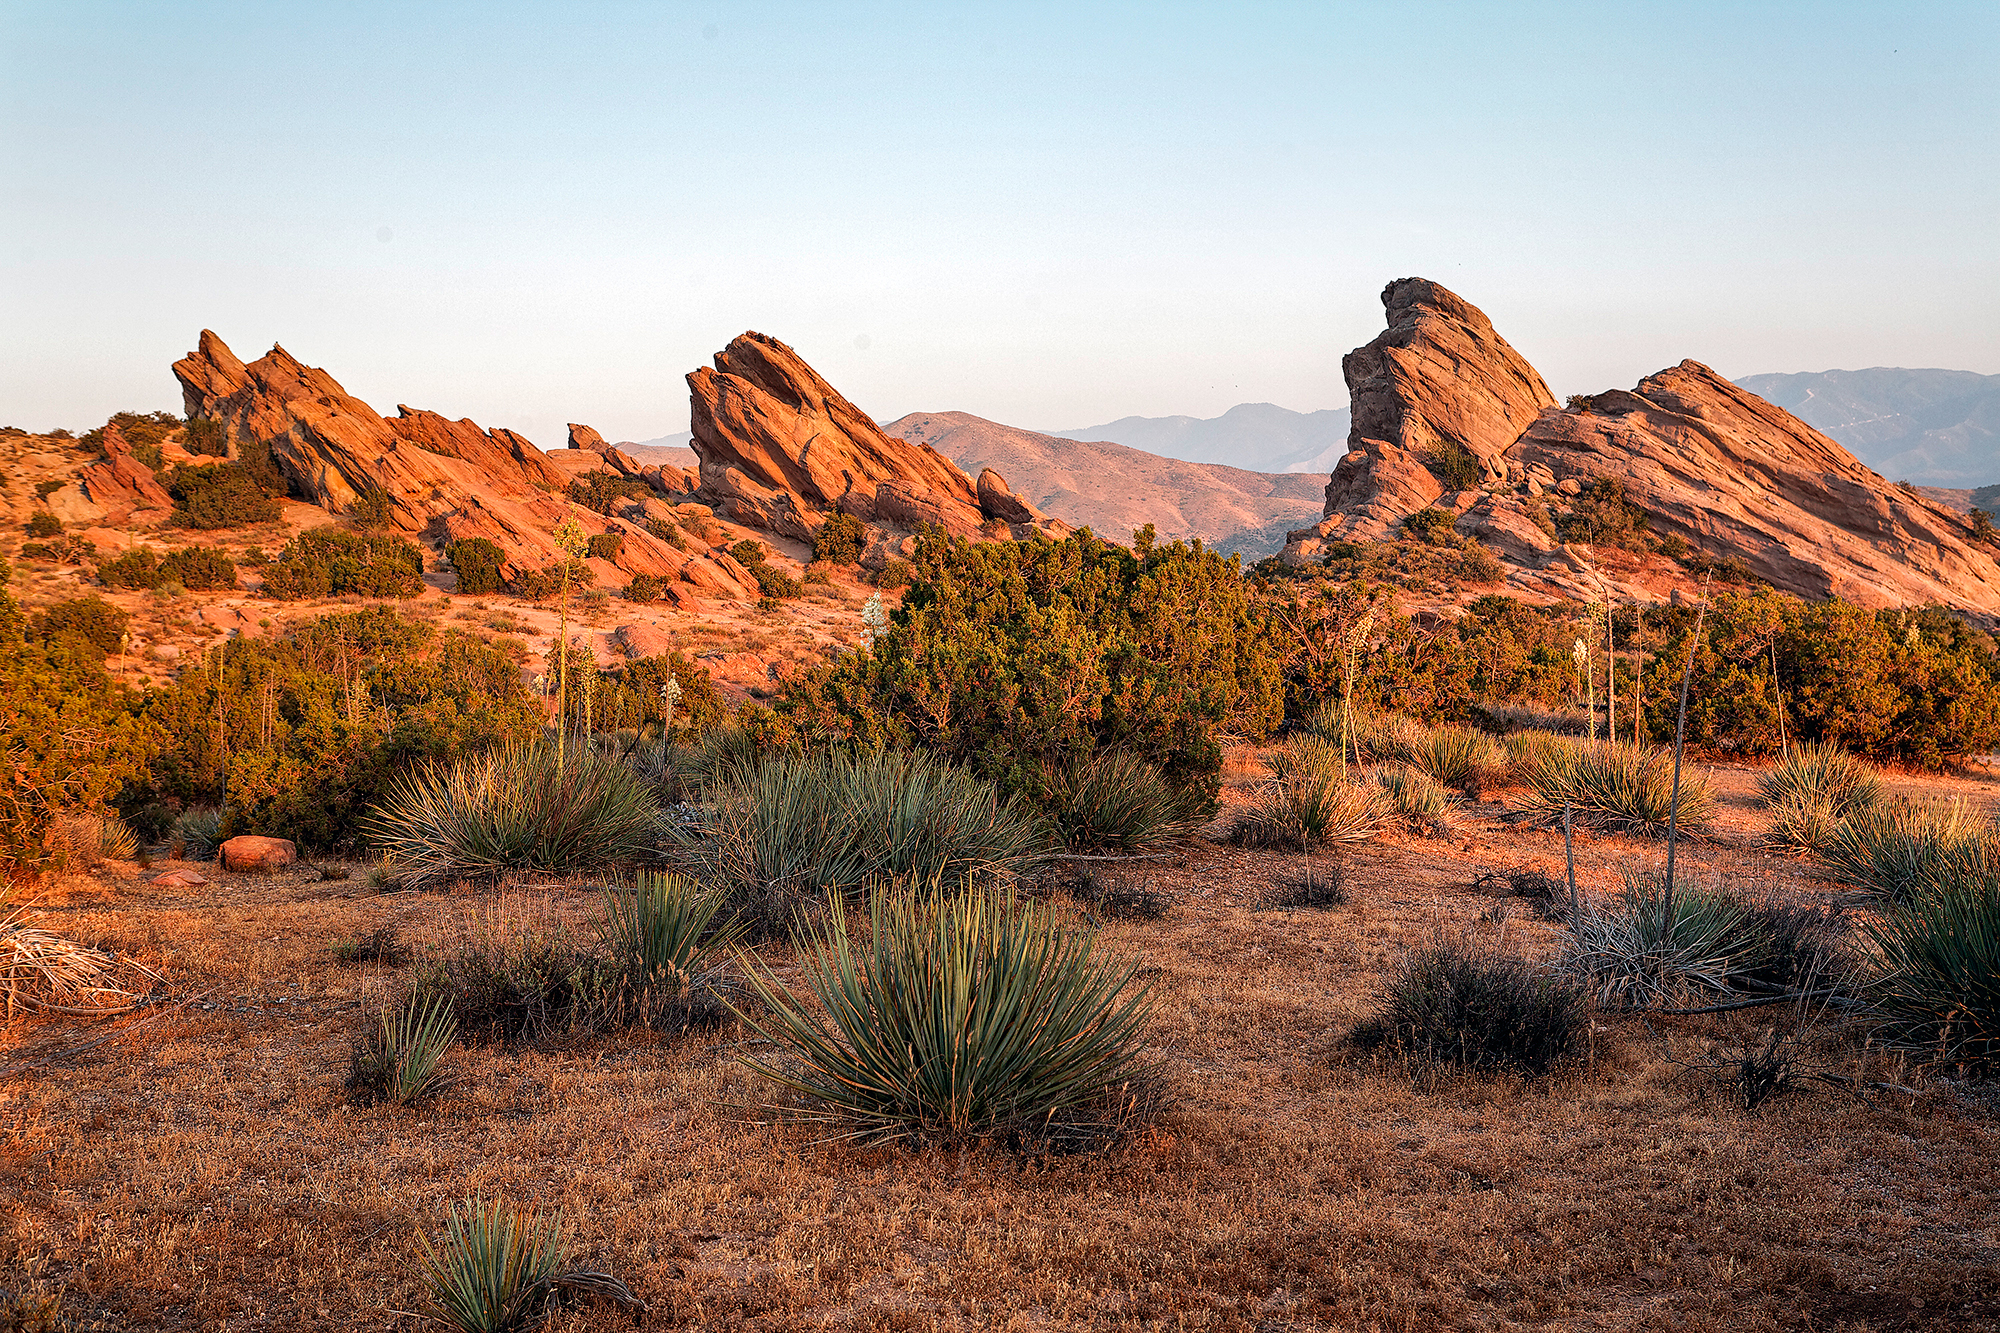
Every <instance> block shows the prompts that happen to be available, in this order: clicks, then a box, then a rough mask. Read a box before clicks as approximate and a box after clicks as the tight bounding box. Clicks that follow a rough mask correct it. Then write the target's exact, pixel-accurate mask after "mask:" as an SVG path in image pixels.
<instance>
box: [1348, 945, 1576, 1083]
mask: <svg viewBox="0 0 2000 1333" xmlns="http://www.w3.org/2000/svg"><path fill="white" fill-rule="evenodd" d="M1377 1006H1378V1007H1377V1009H1376V1012H1375V1013H1374V1015H1372V1016H1371V1017H1370V1018H1368V1019H1367V1020H1366V1021H1364V1022H1363V1023H1362V1024H1361V1025H1360V1027H1358V1028H1357V1029H1356V1030H1355V1033H1354V1037H1355V1040H1356V1042H1357V1043H1358V1044H1360V1045H1361V1046H1363V1047H1380V1048H1385V1049H1388V1050H1390V1051H1393V1052H1394V1053H1395V1054H1397V1055H1399V1056H1401V1057H1403V1058H1404V1059H1407V1060H1413V1061H1422V1062H1427V1063H1442V1064H1450V1065H1457V1066H1460V1067H1462V1068H1466V1069H1478V1070H1484V1069H1499V1070H1510V1071H1514V1072H1518V1073H1521V1074H1541V1073H1545V1072H1547V1070H1548V1069H1549V1067H1550V1066H1551V1065H1553V1064H1555V1063H1556V1062H1557V1061H1558V1060H1560V1059H1562V1058H1563V1057H1564V1056H1565V1055H1568V1054H1570V1053H1571V1052H1572V1051H1573V1050H1575V1049H1576V1047H1577V1045H1578V1044H1579V1043H1580V1042H1581V1041H1582V1039H1583V1036H1584V1033H1585V1031H1586V1030H1587V1028H1588V1025H1589V1023H1590V1003H1589V999H1588V997H1586V996H1585V994H1584V993H1583V991H1582V990H1581V989H1580V988H1578V987H1577V986H1576V985H1575V984H1574V983H1573V982H1571V981H1570V980H1569V979H1567V978H1566V977H1563V976H1561V975H1559V974H1556V973H1552V972H1545V971H1542V970H1540V969H1537V968H1536V967H1534V966H1533V965H1532V964H1529V963H1527V962H1525V961H1523V960H1521V959H1518V958H1505V957H1501V956H1499V955H1497V954H1492V953H1489V952H1486V951H1483V950H1480V949H1477V948H1475V947H1474V946H1472V945H1471V944H1469V943H1466V942H1464V941H1460V940H1453V939H1439V940H1436V941H1433V942H1431V943H1429V944H1426V945H1422V946H1419V947H1418V948H1415V949H1412V950H1410V951H1409V952H1408V953H1407V954H1405V955H1404V956H1403V959H1402V961H1401V962H1400V963H1398V964H1397V966H1396V968H1395V970H1394V971H1392V972H1391V973H1390V974H1389V977H1388V978H1387V980H1386V981H1385V982H1384V983H1383V986H1382V990H1381V993H1380V995H1379V997H1378V1001H1377Z"/></svg>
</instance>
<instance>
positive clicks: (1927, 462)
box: [1736, 366, 2000, 488]
mask: <svg viewBox="0 0 2000 1333" xmlns="http://www.w3.org/2000/svg"><path fill="white" fill-rule="evenodd" d="M1736 382H1737V383H1738V384H1740V385H1742V386H1743V387H1744V388H1746V389H1748V390H1750V392H1752V393H1754V394H1756V395H1757V396H1759V397H1760V398H1763V399H1765V400H1766V401H1768V402H1771V403H1775V404H1776V405H1777V406H1779V407H1782V408H1784V409H1785V410H1786V411H1787V412H1790V413H1791V414H1792V415H1793V416H1795V417H1797V418H1799V419H1800V420H1801V421H1803V422H1805V423H1806V424H1807V425H1809V426H1811V427H1813V428H1814V429H1815V430H1818V431H1819V432H1821V433H1822V434H1825V435H1830V436H1832V437H1833V438H1834V439H1835V440H1837V441H1839V442H1840V443H1841V444H1842V445H1845V446H1846V448H1847V450H1848V452H1849V453H1852V454H1853V455H1854V456H1855V457H1856V458H1859V459H1860V460H1861V461H1862V462H1864V463H1866V464H1867V465H1868V466H1869V467H1871V468H1874V469H1875V470H1876V471H1877V472H1879V473H1881V474H1882V475H1883V476H1885V477H1887V478H1888V479H1889V480H1891V481H1910V482H1916V483H1919V484H1921V485H1926V486H1952V487H1960V488H1963V487H1976V486H1986V485H1988V484H1991V483H1994V482H2000V375H1979V374H1974V373H1973V372H1972V371H1969V370H1904V369H1901V368H1899V367H1893V366H1876V367H1873V368H1872V369H1869V370H1821V371H1811V372H1806V373H1803V374H1796V375H1751V376H1748V377H1746V378H1744V379H1740V380H1738V381H1736Z"/></svg>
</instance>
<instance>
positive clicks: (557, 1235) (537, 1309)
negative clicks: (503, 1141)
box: [421, 1195, 645, 1333]
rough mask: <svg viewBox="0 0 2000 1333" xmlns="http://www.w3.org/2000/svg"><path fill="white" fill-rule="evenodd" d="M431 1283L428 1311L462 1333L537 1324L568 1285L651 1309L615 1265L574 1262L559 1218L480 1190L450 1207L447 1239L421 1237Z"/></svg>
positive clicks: (507, 1332)
mask: <svg viewBox="0 0 2000 1333" xmlns="http://www.w3.org/2000/svg"><path fill="white" fill-rule="evenodd" d="M421 1244H422V1245H423V1252H424V1277H425V1280H426V1283H427V1285H428V1286H429V1287H430V1294H429V1298H428V1299H427V1300H426V1301H425V1302H424V1308H423V1313H424V1314H425V1315H426V1316H428V1317H429V1318H431V1319H434V1320H437V1321H438V1322H439V1323H442V1324H445V1325H447V1326H449V1327H451V1328H456V1329H458V1330H460V1333H514V1331H515V1330H519V1329H526V1328H532V1327H534V1326H535V1325H536V1324H538V1323H540V1322H541V1321H542V1319H543V1318H544V1317H545V1316H546V1315H547V1313H548V1307H549V1303H550V1300H551V1299H552V1298H553V1297H554V1296H556V1295H557V1294H558V1293H559V1292H562V1291H577V1292H585V1293H589V1294H592V1295H597V1296H604V1297H606V1298H608V1299H610V1300H613V1301H616V1302H617V1303H618V1304H619V1305H621V1306H623V1307H624V1308H626V1309H628V1310H634V1311H638V1310H643V1309H644V1308H645V1307H644V1306H643V1305H641V1304H640V1303H639V1301H638V1299H637V1298H636V1297H634V1296H633V1295H632V1291H631V1288H629V1287H627V1286H626V1285H625V1284H624V1283H623V1282H620V1281H619V1280H618V1279H617V1278H615V1277H612V1276H611V1275H610V1274H609V1273H595V1272H587V1271H583V1270H579V1269H572V1268H569V1267H568V1264H569V1262H570V1256H571V1249H570V1244H569V1241H568V1238H567V1237H565V1236H564V1234H563V1229H562V1224H561V1222H560V1220H559V1219H557V1218H553V1217H550V1218H544V1217H543V1216H542V1214H541V1213H540V1212H539V1211H534V1212H529V1211H526V1210H523V1209H521V1208H516V1207H512V1206H509V1205H507V1204H504V1203H502V1202H501V1201H500V1200H498V1199H494V1200H491V1201H488V1200H486V1199H482V1198H480V1197H478V1196H477V1195H475V1196H473V1197H472V1198H469V1199H467V1200H465V1202H464V1203H462V1204H459V1205H457V1206H454V1207H453V1208H451V1209H450V1210H448V1211H447V1213H446V1215H445V1235H444V1241H443V1244H442V1245H440V1246H438V1247H435V1248H433V1246H432V1245H431V1243H430V1240H429V1238H428V1237H424V1238H421Z"/></svg>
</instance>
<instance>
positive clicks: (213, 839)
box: [167, 805, 222, 861]
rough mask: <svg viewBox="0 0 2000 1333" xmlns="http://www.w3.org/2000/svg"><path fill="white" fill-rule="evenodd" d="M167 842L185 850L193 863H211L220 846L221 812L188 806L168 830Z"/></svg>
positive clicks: (206, 807) (197, 806)
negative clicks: (176, 844)
mask: <svg viewBox="0 0 2000 1333" xmlns="http://www.w3.org/2000/svg"><path fill="white" fill-rule="evenodd" d="M167 837H168V839H169V841H171V842H175V843H178V844H179V845H180V846H182V847H183V848H185V849H186V852H187V856H188V858H189V859H190V860H194V861H212V860H214V859H215V849H216V848H218V847H220V846H222V811H221V810H219V809H217V808H216V807H215V806H212V805H196V806H190V807H188V808H187V809H186V810H183V811H181V813H180V815H179V817H178V818H176V819H175V820H174V822H173V827H172V828H171V829H169V830H168V833H167Z"/></svg>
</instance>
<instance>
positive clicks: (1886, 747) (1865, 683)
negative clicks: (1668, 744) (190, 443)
mask: <svg viewBox="0 0 2000 1333" xmlns="http://www.w3.org/2000/svg"><path fill="white" fill-rule="evenodd" d="M1692 629H1693V624H1692V622H1688V623H1686V624H1685V625H1684V626H1683V627H1682V628H1680V629H1679V630H1678V631H1677V632H1676V633H1675V635H1674V636H1673V638H1672V639H1671V640H1670V641H1669V642H1668V643H1667V644H1666V645H1665V646H1664V647H1663V648H1662V650H1661V651H1660V653H1659V654H1658V656H1656V657H1655V658H1654V660H1653V664H1652V665H1651V666H1650V667H1649V668H1648V670H1647V673H1646V686H1645V688H1646V700H1647V708H1646V725H1647V727H1648V729H1649V730H1650V731H1651V733H1652V735H1653V738H1654V739H1655V740H1656V741H1665V740H1668V739H1671V737H1672V736H1673V732H1674V717H1675V708H1676V705H1677V703H1678V699H1679V690H1680V674H1681V670H1682V667H1683V664H1684V663H1685V661H1686V657H1687V650H1688V642H1687V639H1688V635H1689V634H1690V633H1691V632H1692ZM1774 644H1775V655H1776V658H1777V675H1776V677H1775V678H1774V677H1773V675H1772V668H1771V660H1772V656H1773V647H1774ZM1781 700H1782V705H1783V713H1784V716H1783V718H1782V720H1781V719H1780V716H1779V712H1780V701H1781ZM1687 736H1688V741H1689V743H1690V744H1694V745H1700V746H1706V747H1710V748H1713V749H1716V750H1722V751H1726V752H1730V753H1734V754H1741V755H1746V756H1755V755H1765V754H1773V753H1776V752H1777V751H1778V749H1779V748H1780V745H1781V741H1783V740H1784V739H1789V740H1790V741H1791V742H1793V743H1797V742H1800V741H1807V742H1812V741H1817V742H1822V743H1826V744H1831V745H1837V746H1839V747H1840V748H1841V749H1843V750H1846V751H1847V752H1848V753H1850V754H1855V755H1860V756H1864V757H1867V758H1870V759H1875V760H1888V761H1897V762H1902V763H1908V764H1914V765H1916V766H1918V767H1922V768H1928V769H1938V768H1943V767H1946V766H1949V765H1951V764H1953V763H1957V762H1959V761H1960V760H1962V759H1963V758H1965V757H1966V756H1969V755H1976V754H1983V753H1986V752H1987V751H1989V750H1991V749H1993V748H1994V746H1995V745H1996V744H2000V659H1996V657H1995V653H1994V648H1993V642H1992V640H1991V639H1990V638H1989V637H1988V636H1987V635H1986V634H1985V633H1984V632H1983V631H1981V630H1979V629H1978V628H1976V627H1975V626H1973V625H1971V624H1969V623H1968V622H1967V621H1965V620H1964V619H1963V618H1961V617H1959V616H1957V615H1955V614H1953V613H1951V612H1949V611H1946V610H1944V609H1943V608H1939V607H1927V608H1923V609H1918V610H1895V609H1884V610H1880V611H1867V610H1864V609H1862V608H1861V607H1857V606H1854V605H1851V604H1849V603H1846V602H1840V601H1828V602H1811V603H1808V602H1802V601H1800V600H1799V599H1797V598H1795V597H1791V596H1789V595H1787V594H1784V593H1779V592H1776V591H1774V590H1772V589H1769V588H1752V589H1745V590H1742V591H1733V590H1723V591H1720V592H1718V593H1717V594H1716V595H1715V597H1714V598H1713V605H1712V608H1711V614H1710V615H1709V617H1708V618H1707V620H1706V622H1705V626H1704V629H1703V634H1702V640H1701V642H1700V643H1698V644H1696V645H1695V653H1694V676H1693V680H1692V684H1691V689H1690V695H1689V704H1688V718H1687Z"/></svg>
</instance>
